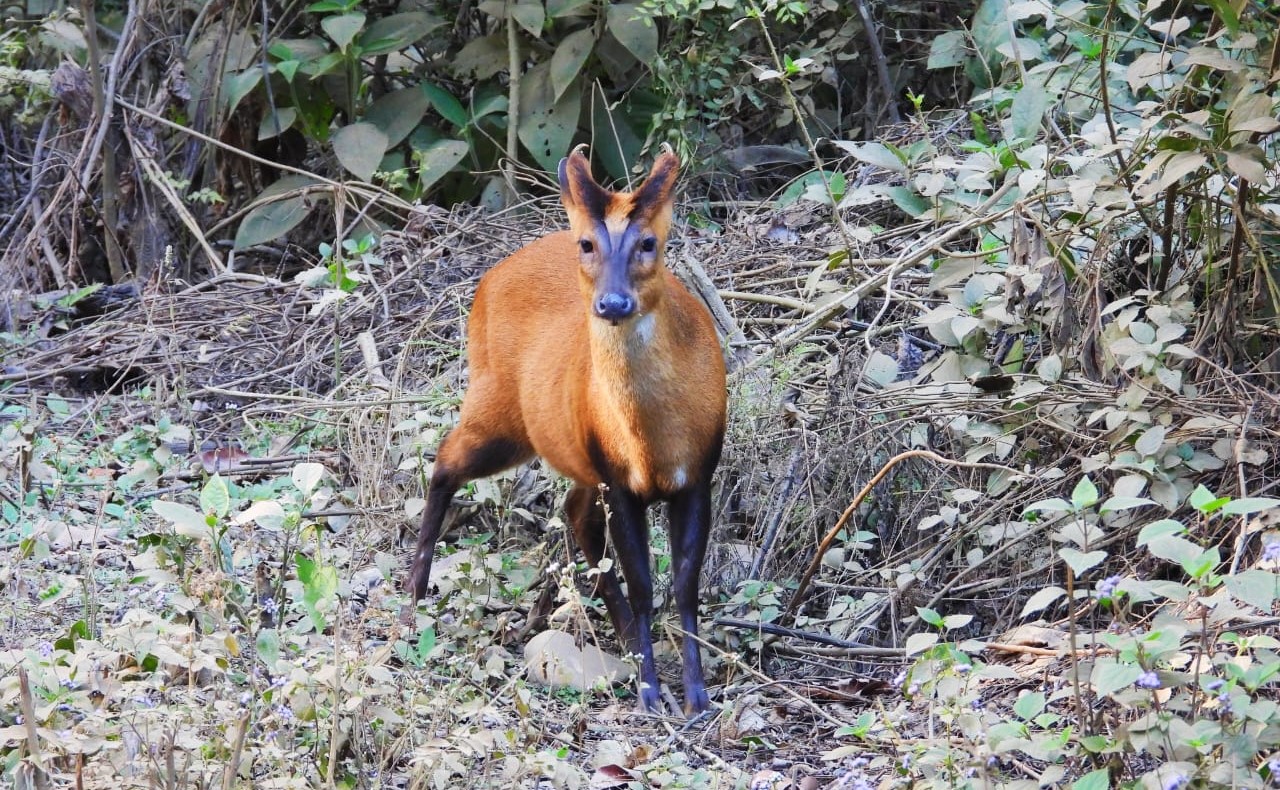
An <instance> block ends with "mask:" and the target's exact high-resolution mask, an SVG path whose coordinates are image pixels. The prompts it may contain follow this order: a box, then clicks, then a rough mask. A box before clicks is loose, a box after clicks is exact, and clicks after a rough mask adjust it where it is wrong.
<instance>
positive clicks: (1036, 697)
mask: <svg viewBox="0 0 1280 790" xmlns="http://www.w3.org/2000/svg"><path fill="white" fill-rule="evenodd" d="M1044 704H1045V698H1044V694H1043V693H1042V692H1039V691H1028V692H1027V693H1025V694H1022V695H1020V696H1019V697H1018V699H1017V700H1016V701H1015V702H1014V703H1013V712H1014V713H1016V714H1017V716H1018V718H1020V719H1022V720H1023V721H1031V720H1032V719H1034V718H1035V717H1036V716H1039V715H1040V713H1041V711H1043V710H1044Z"/></svg>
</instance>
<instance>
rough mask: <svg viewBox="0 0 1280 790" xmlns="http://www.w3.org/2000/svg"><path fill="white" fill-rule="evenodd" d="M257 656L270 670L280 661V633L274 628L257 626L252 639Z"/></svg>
mask: <svg viewBox="0 0 1280 790" xmlns="http://www.w3.org/2000/svg"><path fill="white" fill-rule="evenodd" d="M253 644H254V648H255V649H256V650H257V657H258V658H260V659H262V663H263V664H265V665H266V667H267V668H268V669H270V670H273V671H274V670H275V667H276V664H278V663H279V662H280V633H279V632H278V631H276V629H274V628H259V629H258V634H257V636H255V637H254V640H253Z"/></svg>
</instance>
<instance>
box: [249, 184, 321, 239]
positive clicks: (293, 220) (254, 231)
mask: <svg viewBox="0 0 1280 790" xmlns="http://www.w3.org/2000/svg"><path fill="white" fill-rule="evenodd" d="M318 183H319V182H318V181H316V180H315V179H314V178H311V177H309V176H301V175H287V176H284V177H282V178H280V179H278V180H277V181H275V182H273V183H272V184H271V185H270V186H268V187H267V188H266V189H264V190H262V194H261V195H258V201H259V202H261V201H264V200H269V199H270V198H272V197H274V196H276V195H282V194H285V193H287V192H291V191H293V190H295V189H301V188H303V187H307V186H311V185H314V184H318ZM310 210H311V209H310V206H309V205H308V203H307V199H306V198H305V197H303V196H302V195H296V196H293V197H287V198H284V199H282V200H273V201H271V202H262V203H261V205H259V206H257V207H255V208H254V209H252V210H251V211H250V212H249V213H248V214H246V215H245V217H244V219H242V220H241V221H240V227H239V228H237V229H236V240H235V248H236V249H237V250H242V249H245V248H246V247H252V246H253V245H255V244H263V243H265V242H268V241H273V240H275V239H278V238H280V237H281V236H283V235H284V234H286V233H288V232H289V231H291V230H293V228H294V227H296V226H297V225H298V223H300V222H302V220H304V219H306V218H307V214H308V213H309V212H310Z"/></svg>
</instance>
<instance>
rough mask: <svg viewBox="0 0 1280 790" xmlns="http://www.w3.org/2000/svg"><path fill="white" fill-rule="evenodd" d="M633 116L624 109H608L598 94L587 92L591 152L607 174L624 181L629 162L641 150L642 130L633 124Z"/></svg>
mask: <svg viewBox="0 0 1280 790" xmlns="http://www.w3.org/2000/svg"><path fill="white" fill-rule="evenodd" d="M633 116H634V113H632V112H628V111H627V110H626V108H625V106H619V105H614V106H612V107H610V106H609V103H608V101H607V100H606V99H605V97H604V96H603V95H602V91H600V90H596V89H593V90H592V91H591V128H592V129H594V130H595V139H594V140H593V141H592V146H591V153H592V154H594V155H595V156H597V157H599V159H600V162H601V163H602V164H604V169H605V171H606V172H608V173H609V175H611V176H613V177H614V178H618V179H625V178H626V177H627V175H628V174H629V172H630V170H629V168H630V167H631V163H632V162H634V161H636V159H637V158H639V156H640V150H641V149H642V148H643V147H644V135H645V129H644V128H643V127H637V126H636V125H635V118H634V117H633Z"/></svg>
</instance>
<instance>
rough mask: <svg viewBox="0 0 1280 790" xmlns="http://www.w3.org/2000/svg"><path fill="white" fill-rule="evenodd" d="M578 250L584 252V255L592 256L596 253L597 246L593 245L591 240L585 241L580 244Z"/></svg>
mask: <svg viewBox="0 0 1280 790" xmlns="http://www.w3.org/2000/svg"><path fill="white" fill-rule="evenodd" d="M578 249H580V250H582V252H583V253H584V254H586V255H590V254H591V253H592V252H594V251H595V249H596V245H594V244H592V243H591V239H583V240H582V241H580V242H578Z"/></svg>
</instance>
